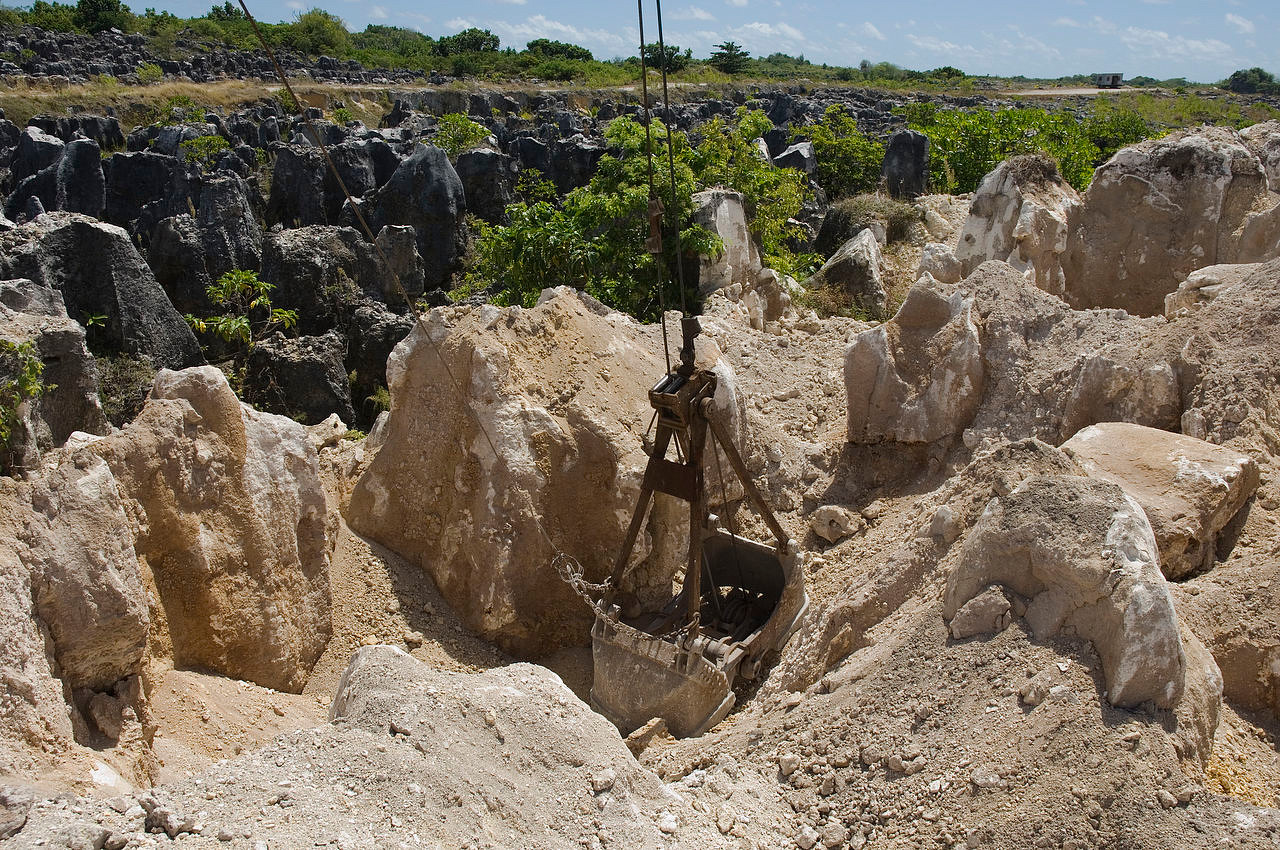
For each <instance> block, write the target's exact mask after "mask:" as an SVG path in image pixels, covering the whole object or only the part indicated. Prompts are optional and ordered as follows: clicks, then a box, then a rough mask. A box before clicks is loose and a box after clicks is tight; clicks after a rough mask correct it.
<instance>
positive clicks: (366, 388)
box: [345, 304, 414, 430]
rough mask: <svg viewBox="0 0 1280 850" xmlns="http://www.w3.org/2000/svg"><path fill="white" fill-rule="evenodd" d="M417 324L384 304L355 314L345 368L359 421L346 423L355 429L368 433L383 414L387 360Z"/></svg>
mask: <svg viewBox="0 0 1280 850" xmlns="http://www.w3.org/2000/svg"><path fill="white" fill-rule="evenodd" d="M413 323H414V318H413V316H412V315H401V314H398V313H393V312H391V311H390V310H387V309H386V308H384V307H383V306H382V305H380V304H365V305H364V306H361V307H357V308H356V310H355V312H353V313H352V314H351V325H350V328H349V329H348V331H347V356H346V360H345V366H346V371H347V375H348V377H350V378H351V406H352V408H353V409H354V411H355V419H354V420H352V419H348V420H346V421H347V422H349V423H350V424H352V425H353V426H355V427H357V428H362V429H365V430H367V429H368V428H369V427H370V426H371V425H372V424H373V421H374V419H376V418H377V416H378V414H379V413H380V412H381V410H382V407H380V406H379V404H378V400H379V396H380V395H381V394H380V393H379V390H384V391H385V389H386V386H387V358H389V357H390V356H391V352H392V351H393V350H395V347H396V346H397V345H399V344H400V342H401V341H402V340H403V339H404V338H405V337H406V336H408V335H409V331H410V330H412V329H413Z"/></svg>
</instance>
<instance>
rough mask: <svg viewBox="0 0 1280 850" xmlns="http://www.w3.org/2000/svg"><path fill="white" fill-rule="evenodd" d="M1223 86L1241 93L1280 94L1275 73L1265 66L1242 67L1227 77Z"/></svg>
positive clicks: (1279, 86)
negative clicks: (1264, 67)
mask: <svg viewBox="0 0 1280 850" xmlns="http://www.w3.org/2000/svg"><path fill="white" fill-rule="evenodd" d="M1222 87H1223V88H1224V89H1227V90H1228V91H1233V92H1239V93H1240V94H1280V82H1276V77H1275V74H1272V73H1271V72H1270V71H1267V70H1265V69H1263V68H1242V69H1241V70H1239V71H1236V72H1235V73H1234V74H1232V75H1231V76H1230V77H1227V79H1226V80H1224V81H1223V82H1222Z"/></svg>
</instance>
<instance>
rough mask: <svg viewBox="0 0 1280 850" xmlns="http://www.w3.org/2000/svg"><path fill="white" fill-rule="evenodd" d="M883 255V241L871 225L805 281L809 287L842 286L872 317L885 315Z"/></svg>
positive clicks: (885, 298) (840, 287) (885, 296)
mask: <svg viewBox="0 0 1280 850" xmlns="http://www.w3.org/2000/svg"><path fill="white" fill-rule="evenodd" d="M882 264H883V258H882V255H881V253H880V243H879V242H878V241H877V240H876V237H875V235H874V234H873V233H872V232H871V230H870V228H868V229H866V230H862V231H859V232H858V235H856V236H854V237H853V238H852V239H850V240H849V241H848V242H846V243H845V244H844V246H843V247H841V248H840V250H839V251H836V252H835V254H833V255H832V257H831V259H829V260H827V262H826V263H825V264H824V265H823V266H822V268H820V269H818V271H817V273H816V274H815V275H814V276H813V277H811V278H809V280H807V281H805V286H806V287H808V288H809V289H817V288H819V287H832V288H836V289H842V290H844V291H845V292H846V293H848V294H849V296H851V297H852V298H853V301H854V303H855V304H857V305H858V306H859V307H861V308H862V309H863V310H865V311H866V312H867V314H868V315H869V316H871V317H872V318H880V317H882V316H883V315H884V308H885V301H886V300H887V298H888V296H887V295H886V294H885V291H884V279H883V276H882V272H881V266H882Z"/></svg>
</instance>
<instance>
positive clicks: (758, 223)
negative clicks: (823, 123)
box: [466, 109, 815, 319]
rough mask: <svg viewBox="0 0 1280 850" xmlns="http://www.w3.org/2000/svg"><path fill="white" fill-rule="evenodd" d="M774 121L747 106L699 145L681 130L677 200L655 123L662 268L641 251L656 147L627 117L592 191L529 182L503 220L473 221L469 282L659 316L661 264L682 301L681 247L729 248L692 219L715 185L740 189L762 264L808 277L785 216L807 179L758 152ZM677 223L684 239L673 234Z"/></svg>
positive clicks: (517, 298) (613, 130) (511, 294)
mask: <svg viewBox="0 0 1280 850" xmlns="http://www.w3.org/2000/svg"><path fill="white" fill-rule="evenodd" d="M766 125H769V126H771V125H770V124H769V120H768V119H767V118H765V117H764V116H763V115H762V114H761V113H759V112H749V111H747V110H746V109H740V110H739V112H738V115H737V116H736V118H735V119H734V120H732V121H726V120H724V119H718V120H714V121H712V122H710V123H709V124H707V125H706V126H705V127H703V128H702V130H701V133H702V136H703V138H702V141H701V142H700V143H699V145H698V146H697V147H696V148H694V147H692V146H691V145H690V142H689V139H688V137H687V136H685V134H683V133H673V134H672V136H671V144H672V149H673V158H674V163H675V184H676V186H675V192H674V196H673V193H672V192H671V188H670V182H669V181H670V177H669V174H668V170H667V129H666V127H665V126H664V125H663V124H662V123H661V122H660V121H657V120H654V121H653V122H652V123H651V131H652V144H653V147H652V151H653V154H654V166H655V168H656V169H657V173H656V174H655V177H656V183H657V189H658V192H659V194H660V196H661V198H662V200H663V202H664V205H665V207H666V211H665V216H664V222H665V223H666V227H667V232H666V233H665V236H666V238H665V239H664V244H663V254H662V255H661V256H660V258H659V260H658V262H660V263H661V266H660V267H659V266H657V265H656V264H655V258H654V256H653V255H652V254H650V253H649V252H648V251H646V250H645V239H646V237H647V236H648V233H649V225H648V207H649V161H648V155H647V154H648V151H649V150H650V148H649V147H648V144H649V141H648V138H647V137H646V133H645V128H644V125H642V124H640V123H639V122H637V121H635V120H634V119H632V118H630V117H623V118H619V119H617V120H615V121H613V122H611V123H610V124H609V126H608V128H607V129H606V131H605V138H606V140H607V141H608V143H609V148H610V151H609V153H608V154H607V155H606V156H604V157H603V158H602V159H601V160H600V163H599V165H598V167H597V170H596V174H595V176H594V177H593V178H592V179H591V182H590V183H589V184H588V185H587V186H585V187H582V188H579V189H575V190H574V191H572V192H570V193H569V194H568V195H566V196H565V197H564V198H563V199H561V200H560V203H559V204H557V203H555V201H554V198H553V197H548V194H547V186H546V185H545V184H544V183H543V182H542V181H540V180H536V179H534V180H531V181H530V182H529V183H527V184H522V186H521V187H518V189H519V191H520V192H521V195H522V197H523V198H524V200H521V201H519V202H517V203H515V204H511V205H510V206H508V207H507V217H508V223H507V224H506V225H501V226H497V225H487V224H483V223H477V233H476V240H475V243H474V252H473V256H472V263H471V266H470V269H469V273H468V279H467V284H466V288H467V289H468V291H473V292H474V291H478V290H481V289H486V288H489V289H496V290H498V296H497V300H499V301H502V302H505V303H517V304H524V305H531V304H532V303H533V302H534V301H535V300H536V298H537V296H538V293H539V292H541V291H542V290H543V289H544V288H546V287H550V286H557V285H561V284H564V285H569V286H574V287H576V288H579V289H583V290H585V291H586V292H588V293H589V294H591V295H592V296H594V297H596V298H598V299H600V300H601V301H603V302H604V303H606V304H608V305H610V306H612V307H615V308H616V309H619V310H622V311H624V312H628V313H630V314H632V315H634V316H637V317H640V318H644V319H654V318H657V315H658V312H659V310H658V308H659V298H658V293H657V288H656V278H657V275H658V271H659V268H661V272H662V279H663V281H664V283H665V292H664V298H665V301H666V304H667V305H668V306H669V307H670V306H674V305H677V304H679V303H680V300H681V299H680V292H679V289H678V278H677V274H676V266H677V256H676V252H677V250H679V251H680V252H682V253H683V255H684V257H685V258H686V259H685V260H684V261H685V262H686V263H688V262H692V261H693V257H694V256H696V255H698V254H714V253H716V252H718V251H720V250H722V248H723V246H722V244H721V243H720V240H719V239H718V238H717V237H716V236H715V235H714V234H712V233H710V232H709V231H707V230H706V229H704V228H702V227H700V226H697V225H694V224H692V215H693V194H694V193H695V192H697V191H699V190H701V189H703V188H707V187H709V186H725V187H727V188H730V189H734V190H737V191H739V192H742V194H743V196H744V200H745V203H746V207H747V211H748V215H749V216H750V222H751V229H752V233H753V235H754V236H755V238H756V239H757V240H758V241H759V242H760V243H761V248H762V252H763V254H764V256H765V261H766V262H767V263H768V264H769V265H771V266H772V267H774V268H777V269H779V270H781V271H786V272H789V273H795V272H799V273H801V274H803V270H804V269H806V268H808V267H810V266H812V264H813V262H814V261H815V260H814V258H812V257H799V256H797V255H795V254H794V253H793V252H792V250H791V249H790V247H789V245H788V241H789V240H790V239H791V238H792V237H794V236H795V235H796V234H795V233H794V232H793V230H792V227H793V225H791V224H789V223H788V219H790V218H792V217H793V216H794V215H795V214H796V213H797V212H799V210H800V205H801V204H802V203H803V201H804V200H805V197H806V192H807V184H806V182H805V179H804V177H803V175H801V174H800V173H799V172H796V171H792V170H788V169H779V168H773V167H772V166H770V165H768V164H767V163H765V162H763V161H761V159H760V158H759V157H758V156H757V154H756V151H755V148H754V146H753V145H752V141H753V140H754V139H755V138H756V137H757V136H759V134H760V132H761V131H762V128H764V127H765V126H766ZM676 229H678V230H679V238H678V239H673V238H672V235H673V233H672V231H673V230H676ZM677 243H678V244H677ZM793 270H794V272H793Z"/></svg>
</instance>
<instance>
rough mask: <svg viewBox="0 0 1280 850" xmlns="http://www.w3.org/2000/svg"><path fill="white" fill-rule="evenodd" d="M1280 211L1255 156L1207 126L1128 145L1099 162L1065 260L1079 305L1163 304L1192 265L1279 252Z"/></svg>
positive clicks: (1158, 308) (1158, 309)
mask: <svg viewBox="0 0 1280 850" xmlns="http://www.w3.org/2000/svg"><path fill="white" fill-rule="evenodd" d="M1277 210H1280V208H1278V207H1277V206H1276V204H1275V200H1274V198H1271V197H1269V196H1268V194H1267V175H1266V172H1265V171H1264V169H1263V165H1262V162H1261V161H1259V159H1258V156H1257V155H1256V154H1255V153H1254V152H1253V151H1251V150H1250V149H1249V148H1248V147H1246V146H1245V145H1244V143H1243V142H1242V141H1241V139H1240V137H1239V136H1238V135H1237V134H1236V133H1235V132H1233V131H1231V130H1227V129H1223V128H1215V127H1206V128H1202V129H1199V130H1196V131H1194V132H1178V133H1173V134H1171V135H1169V136H1167V137H1165V138H1163V139H1157V140H1152V141H1147V142H1142V143H1141V144H1138V145H1135V146H1133V147H1130V148H1125V149H1123V150H1121V151H1120V152H1119V153H1117V154H1116V155H1115V156H1114V157H1112V158H1111V159H1110V160H1109V161H1108V162H1107V163H1106V164H1104V165H1102V166H1101V167H1099V168H1098V170H1097V172H1096V174H1095V176H1094V180H1093V183H1092V184H1090V186H1089V190H1088V191H1087V192H1086V193H1085V195H1084V202H1083V205H1082V206H1081V208H1080V210H1079V213H1078V216H1077V217H1076V218H1074V219H1073V221H1072V225H1071V235H1070V237H1069V240H1068V246H1067V253H1066V255H1065V258H1064V260H1063V271H1064V274H1065V278H1066V297H1067V300H1068V301H1069V302H1070V303H1071V304H1072V305H1073V306H1076V307H1121V308H1123V309H1125V310H1128V311H1129V312H1131V313H1138V314H1140V315H1147V316H1150V315H1157V314H1161V313H1163V311H1164V297H1165V296H1166V295H1167V294H1169V293H1170V292H1172V291H1173V290H1175V289H1176V288H1177V286H1178V284H1179V283H1180V282H1181V281H1182V280H1184V279H1185V278H1186V277H1187V275H1189V274H1190V273H1191V272H1193V271H1195V270H1196V269H1199V268H1203V267H1205V266H1211V265H1215V264H1219V263H1252V262H1258V261H1261V260H1266V259H1270V258H1271V257H1274V256H1276V255H1277V254H1278V253H1280V212H1278V211H1277Z"/></svg>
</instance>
